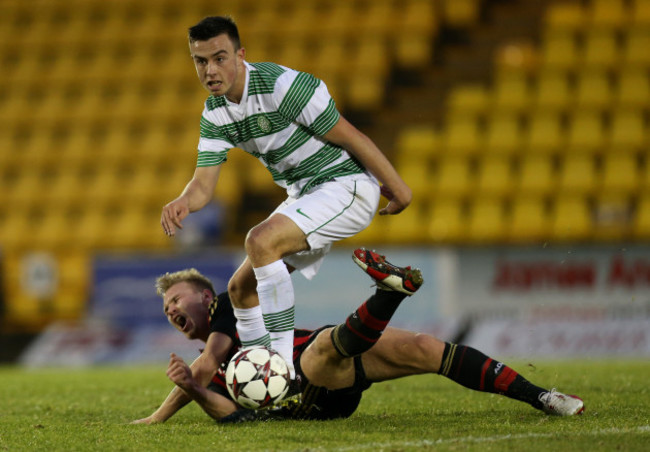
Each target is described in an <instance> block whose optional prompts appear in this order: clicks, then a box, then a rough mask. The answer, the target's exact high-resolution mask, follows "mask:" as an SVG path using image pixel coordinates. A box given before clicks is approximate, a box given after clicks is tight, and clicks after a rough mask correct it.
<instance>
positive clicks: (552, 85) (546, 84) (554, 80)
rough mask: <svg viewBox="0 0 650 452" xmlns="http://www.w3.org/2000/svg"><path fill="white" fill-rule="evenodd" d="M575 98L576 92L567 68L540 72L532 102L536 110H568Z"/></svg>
mask: <svg viewBox="0 0 650 452" xmlns="http://www.w3.org/2000/svg"><path fill="white" fill-rule="evenodd" d="M573 100H574V93H573V92H572V90H571V88H570V84H569V76H568V74H567V72H566V71H565V70H558V69H555V68H552V69H547V70H542V71H540V72H539V73H538V75H537V80H536V83H535V84H534V88H533V93H532V104H533V106H534V108H535V109H536V111H538V112H539V111H548V110H550V111H560V110H566V109H567V108H568V107H570V106H571V105H572V104H573Z"/></svg>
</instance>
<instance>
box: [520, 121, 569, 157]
mask: <svg viewBox="0 0 650 452" xmlns="http://www.w3.org/2000/svg"><path fill="white" fill-rule="evenodd" d="M565 135H566V134H565V131H564V128H563V126H562V119H561V117H560V115H559V114H557V113H551V112H540V113H536V114H534V115H533V116H532V117H531V118H530V120H529V122H528V127H527V128H526V130H525V132H524V148H525V149H526V150H527V151H529V152H532V153H540V154H550V153H555V152H558V151H560V150H564V145H565V143H566V136H565Z"/></svg>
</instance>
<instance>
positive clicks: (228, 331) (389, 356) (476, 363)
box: [134, 248, 584, 424]
mask: <svg viewBox="0 0 650 452" xmlns="http://www.w3.org/2000/svg"><path fill="white" fill-rule="evenodd" d="M353 259H354V261H355V262H356V263H357V264H358V265H359V266H360V267H361V268H362V269H363V270H364V271H365V272H366V273H367V274H368V275H370V276H371V278H373V279H374V280H375V282H376V284H377V290H376V291H375V294H374V295H372V296H371V297H370V298H369V299H368V300H366V302H365V303H363V304H362V305H361V306H360V307H359V308H358V309H357V310H356V311H355V312H354V313H353V314H351V315H350V316H349V317H348V318H347V320H346V321H345V322H344V323H342V324H340V325H337V326H324V327H321V328H319V329H317V330H315V331H308V330H296V331H295V340H294V344H295V345H294V364H295V367H296V372H297V375H298V376H299V381H300V390H301V394H300V396H298V397H294V398H289V399H287V400H286V401H285V402H283V403H282V404H281V406H280V407H277V408H274V409H270V410H259V411H249V410H243V409H240V407H238V406H237V405H236V404H235V402H233V401H232V399H231V398H230V396H229V395H228V392H227V390H226V386H225V368H226V366H227V364H228V362H229V360H230V358H231V357H232V355H234V353H235V352H236V351H237V350H238V349H239V347H240V342H239V340H238V339H237V336H236V329H235V318H234V316H233V314H232V308H231V306H230V303H229V300H228V294H227V293H222V294H219V295H218V296H215V294H216V292H215V290H214V288H213V286H212V283H211V282H210V280H208V279H207V278H206V277H204V276H203V275H201V274H200V273H199V272H198V271H197V270H195V269H189V270H183V271H180V272H176V273H171V274H170V273H167V274H165V275H164V276H161V277H160V278H158V280H157V282H156V287H157V291H158V293H159V294H160V295H161V296H162V297H163V300H164V303H163V306H164V311H165V315H166V316H167V318H168V319H169V322H170V323H171V324H172V325H174V327H176V329H178V330H179V331H181V332H182V333H183V334H184V335H185V336H186V337H187V338H189V339H201V340H202V341H205V342H206V348H205V350H203V352H202V353H201V355H200V356H199V357H198V358H197V359H196V360H195V361H194V362H193V363H192V365H191V366H188V365H187V364H186V363H185V362H184V361H183V360H182V359H181V358H180V357H178V356H176V355H174V354H172V356H171V359H170V361H169V367H168V369H167V376H168V377H169V378H170V380H171V381H173V382H174V383H175V384H176V387H174V389H173V390H172V391H171V393H170V394H169V396H168V397H167V398H166V399H165V401H164V402H163V404H162V405H161V406H160V408H158V409H157V410H156V411H155V412H154V413H153V414H151V415H150V416H148V417H146V418H144V419H139V420H137V421H134V423H147V424H149V423H155V422H164V421H166V420H167V419H169V418H170V417H171V416H172V415H173V414H174V413H176V412H177V411H178V410H179V409H180V408H182V407H183V406H184V405H186V404H187V403H189V402H190V401H192V400H194V401H195V402H197V403H198V404H199V405H200V406H201V408H203V410H204V411H205V412H206V413H207V414H209V415H210V416H211V417H213V418H215V419H218V420H222V421H224V422H236V421H243V420H255V419H268V418H269V417H273V418H275V417H287V418H293V419H334V418H341V417H348V416H350V415H351V414H352V413H353V412H354V411H355V410H356V408H357V406H358V404H359V402H360V400H361V395H362V393H363V391H365V390H366V389H368V388H369V387H370V385H371V384H372V383H376V382H381V381H386V380H393V379H396V378H401V377H407V376H409V375H418V374H424V373H432V374H440V375H443V376H445V377H447V378H449V379H451V380H453V381H455V382H457V383H459V384H461V385H463V386H465V387H467V388H470V389H474V390H477V391H482V392H491V393H497V394H503V395H505V396H507V397H510V398H512V399H515V400H519V401H522V402H526V403H528V404H530V405H531V406H533V407H534V408H537V409H539V410H542V411H544V412H545V413H547V414H553V415H560V416H569V415H573V414H579V413H581V412H582V411H583V408H584V407H583V402H582V400H580V399H579V398H577V397H575V396H568V395H565V394H562V393H560V392H557V391H555V390H550V391H549V390H547V389H544V388H541V387H538V386H535V385H533V384H531V383H530V382H529V381H528V380H526V379H525V378H524V377H522V376H521V375H519V374H518V373H517V372H515V371H514V370H513V369H511V368H510V367H508V366H506V365H505V364H503V363H501V362H499V361H496V360H493V359H491V358H489V357H487V356H485V355H484V354H483V353H481V352H480V351H478V350H476V349H474V348H472V347H468V346H464V345H460V344H453V343H449V342H442V341H440V340H438V339H436V338H435V337H433V336H431V335H428V334H422V333H415V332H411V331H405V330H401V329H397V328H392V327H387V324H388V322H389V320H390V319H391V317H392V315H393V314H394V312H395V311H396V309H397V308H398V306H399V304H400V303H401V302H402V300H404V299H405V298H406V297H407V296H409V295H412V294H413V293H415V292H416V291H417V290H418V288H419V287H420V285H421V284H422V275H421V273H420V271H419V270H417V269H411V268H410V267H396V266H394V265H392V264H390V263H389V262H387V261H386V260H385V258H384V257H383V256H380V255H378V254H377V253H375V252H373V251H367V250H365V249H363V248H360V249H357V250H355V251H354V253H353Z"/></svg>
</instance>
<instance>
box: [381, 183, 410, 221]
mask: <svg viewBox="0 0 650 452" xmlns="http://www.w3.org/2000/svg"><path fill="white" fill-rule="evenodd" d="M380 190H381V195H382V196H383V197H384V198H386V199H388V204H386V207H384V208H383V209H381V210H380V211H379V215H396V214H398V213H400V212H401V211H402V210H404V209H406V208H407V207H408V205H409V204H410V203H411V196H412V195H411V193H410V190H409V192H408V193H405V194H403V195H401V197H399V196H396V195H395V194H394V193H393V191H392V190H391V189H390V188H388V187H387V186H386V185H382V186H381V188H380Z"/></svg>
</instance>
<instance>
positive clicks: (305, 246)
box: [161, 17, 412, 376]
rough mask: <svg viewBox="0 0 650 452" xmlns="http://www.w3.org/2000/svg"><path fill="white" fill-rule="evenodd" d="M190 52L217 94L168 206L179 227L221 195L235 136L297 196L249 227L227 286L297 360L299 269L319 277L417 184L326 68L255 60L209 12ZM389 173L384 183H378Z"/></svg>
mask: <svg viewBox="0 0 650 452" xmlns="http://www.w3.org/2000/svg"><path fill="white" fill-rule="evenodd" d="M189 45H190V53H191V56H192V59H193V61H194V65H195V66H196V71H197V74H198V76H199V79H200V81H201V83H202V84H203V86H204V87H205V88H206V89H207V90H208V91H209V92H210V94H211V96H210V97H209V98H208V99H207V101H206V103H205V109H204V110H203V115H202V118H201V138H200V141H199V147H198V162H197V168H196V170H195V172H194V176H193V178H192V179H191V180H190V182H189V183H188V184H187V185H186V186H185V189H184V190H183V191H182V193H181V194H180V196H179V197H178V198H176V199H175V200H173V201H171V202H170V203H168V204H167V205H166V206H164V207H163V210H162V216H161V224H162V227H163V229H164V231H165V233H166V234H167V235H169V236H173V235H174V234H175V232H176V228H182V222H183V219H184V218H185V217H186V216H187V215H188V214H189V213H191V212H195V211H197V210H200V209H201V208H203V207H204V206H205V205H206V204H207V203H208V202H209V201H210V199H211V198H212V195H213V193H214V189H215V187H216V183H217V180H218V178H219V173H220V171H221V166H222V165H221V164H222V163H223V162H225V161H226V158H227V155H228V152H229V151H230V150H231V149H233V148H235V147H237V148H241V149H243V150H245V151H246V152H248V153H249V154H251V155H253V156H254V157H256V158H257V159H258V160H260V162H261V163H262V164H264V165H265V166H266V167H267V168H268V170H269V171H270V172H271V174H272V176H273V179H274V181H275V182H276V183H277V184H278V185H280V186H282V187H284V188H286V190H287V194H288V198H287V199H286V200H285V201H284V202H283V203H282V204H281V205H280V206H279V207H278V208H277V209H276V210H275V211H274V212H273V213H272V214H271V215H270V216H269V217H268V218H267V219H266V220H265V221H263V222H262V223H260V224H258V225H256V226H255V227H253V228H252V229H251V230H250V231H249V232H248V235H247V237H246V241H245V249H246V253H247V258H246V259H245V261H244V262H243V263H242V265H241V266H240V268H239V269H238V270H237V271H236V272H235V274H234V275H233V276H232V278H231V280H230V282H229V284H228V292H229V294H230V299H231V302H232V305H233V308H234V312H235V316H236V318H237V331H238V333H239V337H240V339H241V341H242V343H243V344H244V345H271V344H272V345H273V348H275V349H276V350H278V352H280V354H281V355H282V356H283V357H284V358H285V360H286V361H287V363H288V364H289V366H290V369H291V374H292V376H293V375H294V369H293V365H292V360H291V353H292V343H293V327H294V295H293V285H292V282H291V277H290V271H292V270H299V271H300V272H301V273H302V274H303V275H304V276H305V277H307V278H308V279H311V277H313V276H314V274H315V273H316V272H317V270H318V268H319V266H320V264H321V262H322V259H323V257H324V255H325V254H326V253H327V252H328V251H329V249H330V247H331V244H332V243H333V242H335V241H337V240H341V239H344V238H347V237H350V236H353V235H355V234H357V233H358V232H360V231H361V230H363V229H365V228H366V227H367V226H368V224H369V223H370V221H371V220H372V218H373V217H374V215H375V213H376V212H377V209H378V205H379V197H380V192H381V194H382V195H384V196H385V197H386V198H387V199H388V200H389V202H388V204H387V205H386V206H385V207H383V208H382V209H381V210H380V211H379V214H380V215H385V214H397V213H399V212H401V211H402V210H403V209H405V208H406V207H407V206H408V205H409V204H410V202H411V197H412V193H411V190H410V188H409V187H408V186H407V185H406V183H405V182H404V181H403V180H402V179H401V177H400V176H399V175H398V174H397V172H396V171H395V169H394V168H393V166H392V165H391V164H390V162H389V161H388V160H387V158H386V157H385V156H384V155H383V154H382V152H381V151H380V150H379V149H378V148H377V146H376V145H375V144H374V143H373V142H372V141H371V140H370V139H369V138H368V137H367V136H365V135H364V134H363V133H361V132H360V131H359V130H357V129H356V128H355V127H354V126H352V125H351V124H350V123H349V122H348V121H347V120H346V119H345V118H343V117H342V116H341V115H340V114H339V112H338V111H337V109H336V106H335V104H334V101H333V99H332V98H331V97H330V95H329V93H328V91H327V88H326V86H325V84H324V83H323V82H322V81H321V80H319V79H317V78H316V77H314V76H312V75H310V74H307V73H304V72H298V71H295V70H292V69H289V68H286V67H283V66H280V65H277V64H273V63H248V62H246V61H245V49H244V48H243V47H241V45H240V40H239V34H238V30H237V27H236V25H235V23H234V22H233V21H232V20H231V19H230V18H228V17H206V18H205V19H203V20H202V21H200V22H199V23H198V24H196V25H195V26H193V27H191V28H190V29H189ZM379 183H381V184H382V186H381V188H380V184H379Z"/></svg>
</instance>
